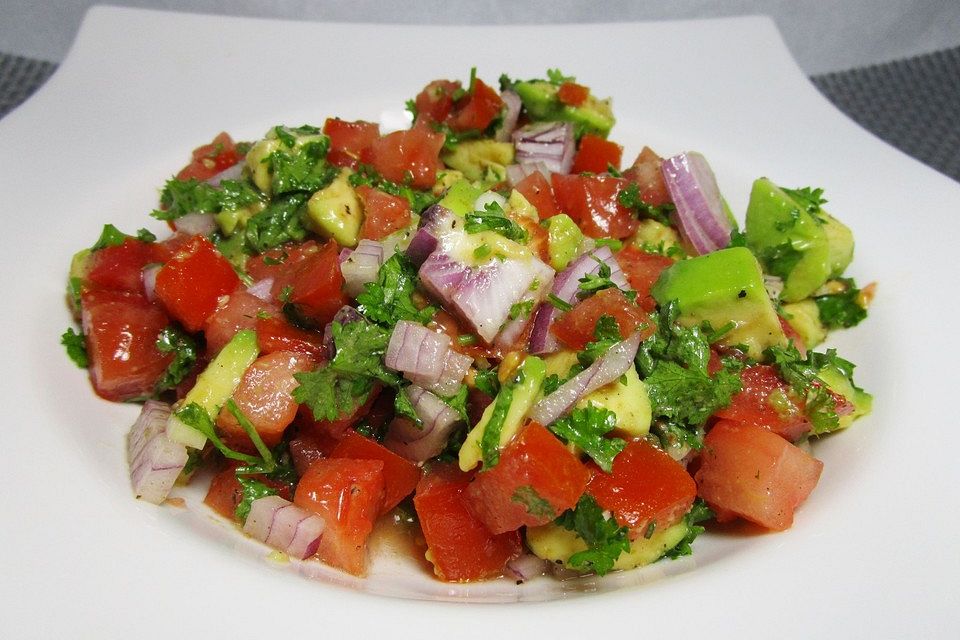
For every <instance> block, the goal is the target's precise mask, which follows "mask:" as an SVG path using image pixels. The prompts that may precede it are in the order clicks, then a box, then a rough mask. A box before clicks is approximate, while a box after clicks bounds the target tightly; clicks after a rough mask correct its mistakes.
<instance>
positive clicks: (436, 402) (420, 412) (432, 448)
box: [383, 385, 462, 462]
mask: <svg viewBox="0 0 960 640" xmlns="http://www.w3.org/2000/svg"><path fill="white" fill-rule="evenodd" d="M401 393H405V394H407V397H408V398H409V399H410V403H411V404H412V405H413V409H414V411H415V412H416V414H417V416H418V417H419V418H420V421H421V422H422V423H423V425H422V426H420V427H418V426H417V425H416V424H415V423H414V422H413V421H411V420H407V419H405V418H396V419H394V421H393V422H391V423H390V427H389V429H388V431H387V437H386V439H385V440H384V442H383V444H384V446H386V447H387V448H388V449H390V450H391V451H393V452H394V453H396V454H398V455H401V456H403V457H404V458H407V459H408V460H413V461H415V462H423V461H424V460H429V459H430V458H432V457H434V456H437V455H439V454H440V452H442V451H443V449H444V447H445V446H446V444H447V440H448V439H449V438H450V434H451V433H452V432H453V431H454V429H456V427H457V426H458V425H459V424H461V423H462V418H461V417H460V414H458V413H457V412H456V411H454V410H453V409H452V408H451V407H450V405H448V404H447V403H446V402H444V401H443V400H441V399H440V398H438V397H437V396H435V395H434V394H432V393H430V392H429V391H427V390H426V389H423V388H421V387H418V386H416V385H410V386H409V387H407V388H405V389H404V390H403V391H401Z"/></svg>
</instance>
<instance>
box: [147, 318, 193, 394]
mask: <svg viewBox="0 0 960 640" xmlns="http://www.w3.org/2000/svg"><path fill="white" fill-rule="evenodd" d="M157 350H158V351H160V352H161V353H172V354H173V361H172V362H171V363H170V364H169V365H167V370H166V371H165V372H164V373H163V377H162V378H160V381H159V382H158V383H157V391H158V392H159V391H166V390H167V389H173V388H174V387H176V386H177V385H178V384H180V383H181V382H183V379H184V378H186V377H187V375H188V374H189V373H190V371H191V370H192V369H193V365H194V364H196V362H197V342H196V340H194V339H193V338H192V337H191V336H189V335H188V334H186V333H184V332H183V331H182V330H181V329H179V328H177V327H176V326H174V325H170V326H168V327H166V328H165V329H164V330H163V331H161V332H160V335H159V336H158V337H157Z"/></svg>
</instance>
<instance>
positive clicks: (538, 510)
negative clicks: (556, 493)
mask: <svg viewBox="0 0 960 640" xmlns="http://www.w3.org/2000/svg"><path fill="white" fill-rule="evenodd" d="M510 502H517V503H519V504H522V505H523V507H524V508H525V509H526V510H527V513H529V514H530V515H532V516H534V517H537V518H550V519H553V518H555V517H557V512H556V511H554V509H553V505H552V504H550V502H549V501H548V500H546V499H545V498H544V497H543V496H541V495H540V494H539V493H537V490H536V489H534V488H533V487H532V486H531V485H529V484H526V485H523V486H520V487H517V488H516V490H514V492H513V495H511V496H510Z"/></svg>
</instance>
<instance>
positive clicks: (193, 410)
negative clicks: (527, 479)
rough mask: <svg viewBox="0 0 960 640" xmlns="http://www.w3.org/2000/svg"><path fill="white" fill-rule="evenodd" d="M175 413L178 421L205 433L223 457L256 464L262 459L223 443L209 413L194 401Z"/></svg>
mask: <svg viewBox="0 0 960 640" xmlns="http://www.w3.org/2000/svg"><path fill="white" fill-rule="evenodd" d="M175 415H176V416H177V419H178V420H180V422H182V423H184V424H185V425H187V426H190V427H193V428H194V429H196V430H197V431H199V432H200V433H202V434H203V435H205V436H206V437H207V439H208V440H209V441H210V442H211V443H212V444H213V446H214V447H216V448H217V449H218V450H219V451H220V453H222V454H223V455H224V457H227V458H230V459H231V460H239V461H241V462H245V463H247V464H257V463H260V462H262V460H261V459H260V458H258V457H257V456H251V455H248V454H246V453H240V452H239V451H234V450H233V449H231V448H230V447H228V446H227V445H226V444H224V442H223V440H221V439H220V436H218V435H217V431H216V429H215V428H214V426H213V420H211V419H210V415H209V414H208V413H207V411H206V409H204V408H203V407H201V406H200V405H199V404H197V403H196V402H191V403H190V404H188V405H187V406H185V407H182V408H181V409H180V410H179V411H177V413H176V414H175Z"/></svg>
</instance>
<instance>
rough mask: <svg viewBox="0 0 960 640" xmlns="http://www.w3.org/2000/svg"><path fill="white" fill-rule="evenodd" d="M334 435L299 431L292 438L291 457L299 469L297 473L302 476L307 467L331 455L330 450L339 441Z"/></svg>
mask: <svg viewBox="0 0 960 640" xmlns="http://www.w3.org/2000/svg"><path fill="white" fill-rule="evenodd" d="M339 442H340V441H339V440H336V439H335V438H333V437H332V436H329V435H327V434H325V433H321V432H319V431H318V432H314V433H298V434H297V435H296V436H295V437H293V438H291V439H290V444H289V448H290V458H291V460H292V461H293V468H294V469H296V470H297V475H298V476H302V475H303V474H305V473H306V472H307V469H309V468H310V466H311V465H312V464H313V463H314V462H316V461H317V460H323V459H324V458H327V457H329V456H330V452H331V451H333V450H334V448H335V447H336V446H337V444H338V443H339Z"/></svg>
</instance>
